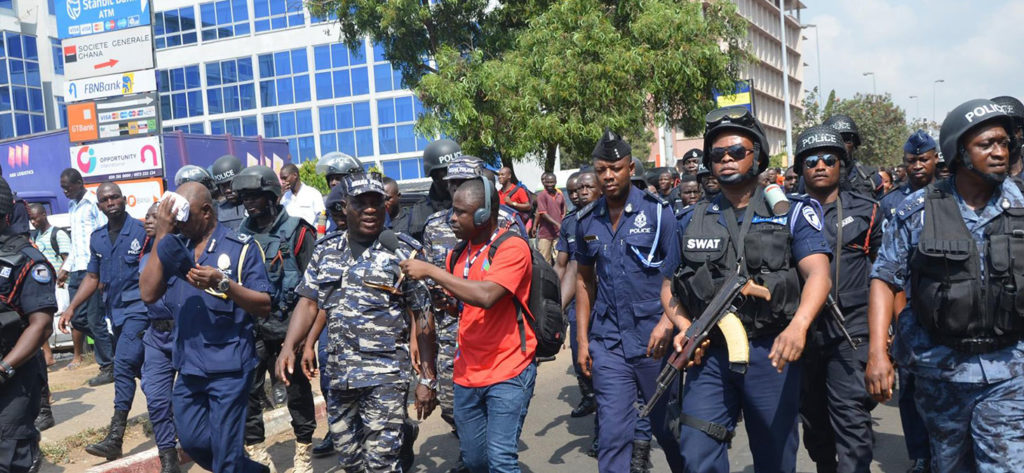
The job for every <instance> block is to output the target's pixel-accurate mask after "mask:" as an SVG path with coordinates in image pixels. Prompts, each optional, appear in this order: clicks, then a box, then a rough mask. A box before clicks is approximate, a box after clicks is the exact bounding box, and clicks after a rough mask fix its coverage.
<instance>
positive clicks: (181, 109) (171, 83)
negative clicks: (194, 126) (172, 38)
mask: <svg viewBox="0 0 1024 473" xmlns="http://www.w3.org/2000/svg"><path fill="white" fill-rule="evenodd" d="M156 82H157V89H158V90H159V91H160V110H161V112H160V115H161V117H163V119H164V120H174V119H178V118H187V117H194V116H197V115H202V114H203V90H202V85H201V84H200V81H199V65H198V64H196V65H192V66H185V67H178V68H174V69H163V70H159V71H157V74H156Z"/></svg>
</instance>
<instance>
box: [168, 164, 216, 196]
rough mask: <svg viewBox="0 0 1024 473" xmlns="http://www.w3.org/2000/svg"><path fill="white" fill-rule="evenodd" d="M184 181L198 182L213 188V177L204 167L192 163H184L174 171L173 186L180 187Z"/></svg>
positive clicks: (210, 188)
mask: <svg viewBox="0 0 1024 473" xmlns="http://www.w3.org/2000/svg"><path fill="white" fill-rule="evenodd" d="M186 182H198V183H200V184H202V185H203V186H205V187H206V188H207V189H209V190H211V191H212V190H213V189H214V186H213V177H212V176H210V173H209V172H206V170H205V169H203V168H201V167H199V166H196V165H194V164H186V165H184V166H182V167H181V169H179V170H178V172H176V173H174V186H175V187H180V186H181V185H182V184H184V183H186Z"/></svg>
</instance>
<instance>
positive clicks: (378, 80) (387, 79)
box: [373, 45, 403, 92]
mask: <svg viewBox="0 0 1024 473" xmlns="http://www.w3.org/2000/svg"><path fill="white" fill-rule="evenodd" d="M373 87H374V91H376V92H387V91H389V90H399V89H402V88H403V87H402V73H401V72H400V71H399V70H398V69H395V68H392V67H391V63H390V62H388V61H387V60H386V59H384V48H382V47H380V46H379V45H374V46H373Z"/></svg>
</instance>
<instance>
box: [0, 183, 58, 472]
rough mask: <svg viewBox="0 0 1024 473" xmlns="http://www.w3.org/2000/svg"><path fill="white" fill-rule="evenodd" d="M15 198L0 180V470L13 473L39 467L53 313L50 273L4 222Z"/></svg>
mask: <svg viewBox="0 0 1024 473" xmlns="http://www.w3.org/2000/svg"><path fill="white" fill-rule="evenodd" d="M13 207H14V197H13V195H12V193H11V188H10V186H8V184H7V181H6V180H4V179H3V178H0V264H2V266H3V268H4V269H3V270H0V292H2V293H3V294H4V296H3V298H2V299H0V425H2V426H3V428H2V429H0V459H2V462H3V463H4V464H3V465H2V466H0V468H2V469H3V470H4V471H10V472H12V473H18V472H27V471H31V470H30V469H31V468H38V465H33V460H36V461H38V458H39V431H38V430H36V428H35V425H34V422H35V419H36V417H37V416H38V415H39V405H40V391H41V389H42V382H43V373H42V372H41V371H42V370H45V369H46V368H45V362H44V361H43V360H42V352H41V351H40V347H42V346H43V343H46V339H47V338H49V337H50V333H51V331H52V330H53V314H54V312H56V311H57V300H56V298H55V296H54V279H55V275H54V271H53V267H51V266H50V264H49V263H48V262H47V261H46V257H44V256H43V254H42V253H40V252H39V250H37V249H36V248H35V247H34V246H32V242H31V241H29V239H28V238H26V237H24V236H23V235H21V234H19V233H17V232H15V231H13V230H12V229H11V228H10V227H9V225H8V224H7V219H6V218H2V217H6V216H7V215H10V214H11V212H12V211H13Z"/></svg>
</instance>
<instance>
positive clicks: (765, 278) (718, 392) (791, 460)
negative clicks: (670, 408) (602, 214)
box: [665, 106, 830, 472]
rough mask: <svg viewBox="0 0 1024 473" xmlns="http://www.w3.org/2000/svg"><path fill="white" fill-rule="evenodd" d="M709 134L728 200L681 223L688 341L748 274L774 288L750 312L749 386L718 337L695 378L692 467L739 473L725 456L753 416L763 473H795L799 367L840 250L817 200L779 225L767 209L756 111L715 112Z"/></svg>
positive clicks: (708, 158)
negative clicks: (741, 423) (723, 292)
mask: <svg viewBox="0 0 1024 473" xmlns="http://www.w3.org/2000/svg"><path fill="white" fill-rule="evenodd" d="M705 123H706V126H707V127H706V129H705V133H704V166H705V167H707V168H709V169H711V172H712V173H713V174H714V176H715V177H717V178H718V182H719V183H721V186H722V192H721V194H720V195H719V196H717V197H714V198H712V199H711V201H710V202H704V203H700V204H698V205H695V206H693V207H690V208H689V209H687V210H685V211H684V212H683V213H681V214H680V216H679V232H680V234H681V237H680V247H681V249H682V250H681V257H682V260H681V264H678V265H677V263H679V261H678V260H677V259H676V258H678V257H679V256H680V253H679V252H677V253H675V254H673V255H670V257H671V258H672V259H669V260H666V261H665V265H666V266H668V267H670V268H673V269H674V268H676V267H677V266H678V269H677V270H676V272H675V279H674V281H673V291H672V292H673V298H675V300H673V304H674V307H673V309H674V310H673V313H672V316H673V317H674V322H676V324H677V327H678V328H679V330H680V331H681V332H685V330H686V329H687V328H689V321H690V320H692V318H695V317H697V316H699V315H700V314H701V313H702V312H703V311H704V309H705V308H706V305H707V301H710V300H711V299H712V297H713V295H714V294H715V293H716V292H717V291H718V290H719V289H720V285H721V284H722V281H723V280H724V279H725V277H726V275H728V274H730V273H733V272H735V271H737V268H739V270H740V271H743V272H745V273H746V274H748V275H750V277H752V278H753V279H754V280H755V281H756V282H757V283H759V284H761V285H763V286H765V287H767V288H768V290H769V291H770V292H771V293H772V299H771V302H770V303H769V302H767V301H761V300H760V299H753V298H752V300H748V301H746V302H744V303H743V304H742V305H741V306H739V311H738V314H737V315H738V316H739V317H740V320H741V321H743V326H744V328H745V329H746V331H747V334H748V337H749V340H750V341H749V345H750V346H749V351H750V363H749V366H748V367H747V370H746V375H745V376H744V375H743V374H741V373H738V372H736V371H734V370H732V369H730V365H729V360H728V356H727V353H726V348H725V346H724V343H723V341H722V340H721V339H720V338H717V337H716V338H713V339H712V342H711V345H710V348H709V350H708V353H707V355H706V356H704V359H703V363H702V364H699V365H697V366H695V367H693V368H691V369H690V370H689V371H687V373H686V385H685V388H684V393H683V403H682V413H683V414H682V416H681V418H680V424H682V425H681V428H680V443H681V445H682V456H683V460H684V462H685V464H686V471H692V472H726V471H729V460H728V455H727V453H726V449H727V448H728V445H729V440H730V439H731V438H732V435H733V431H734V429H735V428H736V423H737V421H738V416H739V414H740V412H741V410H742V412H743V418H744V419H745V424H746V428H747V434H748V435H749V439H750V450H751V453H752V454H753V457H754V469H756V470H757V471H759V472H776V471H793V470H794V469H795V468H796V452H797V447H798V444H799V442H798V439H797V426H796V420H797V411H798V408H799V398H800V374H801V368H802V367H801V365H800V363H799V362H798V360H799V359H800V356H801V354H802V352H803V348H804V346H805V343H806V337H807V332H808V329H809V328H810V326H811V323H812V322H813V321H814V318H815V317H816V316H817V315H818V312H819V311H820V310H821V308H822V305H823V303H824V302H825V298H826V295H827V294H828V290H829V288H830V281H829V255H830V251H829V245H828V242H827V241H825V238H824V236H823V234H822V231H821V229H822V223H821V214H820V210H819V207H818V205H817V203H815V202H814V201H813V200H811V199H801V198H799V197H796V196H793V197H792V198H791V200H794V201H795V202H793V205H792V206H791V207H790V209H789V211H788V212H786V213H780V214H776V213H775V212H774V211H773V210H772V209H770V208H769V206H768V205H767V203H766V199H765V196H764V188H763V187H761V186H759V185H758V181H757V179H758V175H759V174H761V173H762V172H764V170H765V168H766V167H768V142H767V140H766V139H765V136H764V132H763V130H762V128H761V124H760V123H758V122H757V120H756V119H755V118H754V117H753V116H752V115H751V113H750V111H749V110H748V109H746V108H745V107H742V106H734V107H725V108H720V109H717V110H713V111H711V112H710V113H709V114H708V115H707V117H705ZM741 263H742V264H741ZM801 277H802V278H803V280H804V281H805V283H804V286H803V289H802V290H801V287H800V283H799V279H800V278H801ZM676 300H678V302H679V304H675V302H676ZM682 336H683V334H682V333H681V334H680V335H679V336H678V337H676V340H675V348H676V350H681V349H682V347H681V343H682Z"/></svg>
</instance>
